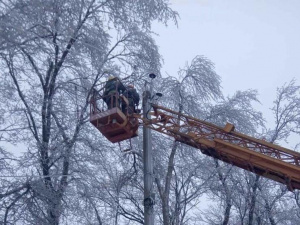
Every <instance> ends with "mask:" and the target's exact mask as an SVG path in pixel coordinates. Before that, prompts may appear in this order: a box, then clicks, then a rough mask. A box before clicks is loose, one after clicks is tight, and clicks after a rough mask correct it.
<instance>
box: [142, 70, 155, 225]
mask: <svg viewBox="0 0 300 225" xmlns="http://www.w3.org/2000/svg"><path fill="white" fill-rule="evenodd" d="M149 76H150V78H151V79H153V78H155V75H154V74H150V75H149ZM151 96H152V80H151V84H150V91H149V90H148V88H147V85H146V90H145V91H144V93H143V117H144V118H146V119H150V114H149V112H150V109H151ZM151 141H152V140H151V130H150V129H149V128H147V127H146V126H144V127H143V160H144V222H145V223H144V224H145V225H154V209H153V206H154V193H153V192H152V191H153V155H152V143H151Z"/></svg>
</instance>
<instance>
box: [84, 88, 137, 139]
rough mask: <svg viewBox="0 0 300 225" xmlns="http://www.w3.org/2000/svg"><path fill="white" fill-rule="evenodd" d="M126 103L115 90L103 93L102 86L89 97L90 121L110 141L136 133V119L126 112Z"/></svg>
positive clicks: (131, 136)
mask: <svg viewBox="0 0 300 225" xmlns="http://www.w3.org/2000/svg"><path fill="white" fill-rule="evenodd" d="M121 85H122V84H121ZM124 88H125V87H124ZM128 104H129V103H128V99H127V97H126V96H125V95H122V94H120V93H119V92H118V91H117V90H116V91H115V92H114V93H113V94H109V95H104V87H102V88H100V91H96V90H94V93H93V95H92V97H91V99H90V122H91V123H92V124H93V125H94V126H95V127H96V128H97V129H98V130H99V131H100V132H101V133H102V134H103V135H104V136H105V137H106V138H107V139H108V140H109V141H111V142H112V143H116V142H120V141H123V140H127V139H130V138H133V137H136V136H137V135H138V133H137V132H138V126H139V124H138V119H137V118H135V117H133V115H130V114H129V113H128V108H129V107H128ZM108 106H109V107H108Z"/></svg>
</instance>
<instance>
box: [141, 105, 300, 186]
mask: <svg viewBox="0 0 300 225" xmlns="http://www.w3.org/2000/svg"><path fill="white" fill-rule="evenodd" d="M153 108H154V113H152V117H151V120H149V119H147V118H141V117H140V116H139V118H140V119H141V120H143V123H144V124H145V125H146V126H147V127H149V128H151V129H153V130H156V131H158V132H160V133H163V134H166V135H168V136H172V137H174V138H175V140H176V141H179V142H181V143H184V144H187V145H190V146H192V147H195V148H198V149H200V150H201V152H202V153H203V154H206V155H208V156H211V157H214V158H217V159H220V160H222V161H224V162H227V163H230V164H232V165H235V166H238V167H240V168H243V169H245V170H248V171H251V172H253V173H256V174H259V175H261V176H264V177H267V178H270V179H272V180H275V181H277V182H280V183H283V184H286V185H287V187H288V188H289V190H294V189H300V153H298V152H295V151H291V150H289V149H286V148H283V147H280V146H278V145H274V144H271V143H269V142H266V141H264V140H259V139H256V138H253V137H250V136H247V135H244V134H242V133H238V132H235V131H234V126H233V125H232V124H226V126H225V127H224V128H222V127H218V126H216V125H214V124H211V123H208V122H206V121H202V120H199V119H196V118H193V117H190V116H187V115H183V114H180V113H178V112H175V111H172V110H170V109H168V108H165V107H162V106H158V105H153Z"/></svg>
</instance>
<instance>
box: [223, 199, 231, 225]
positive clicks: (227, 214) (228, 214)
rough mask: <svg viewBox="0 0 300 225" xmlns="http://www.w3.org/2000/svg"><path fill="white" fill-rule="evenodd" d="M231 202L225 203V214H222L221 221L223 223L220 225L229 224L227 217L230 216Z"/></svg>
mask: <svg viewBox="0 0 300 225" xmlns="http://www.w3.org/2000/svg"><path fill="white" fill-rule="evenodd" d="M231 206H232V205H231V201H230V200H229V201H227V203H226V208H225V212H224V219H223V223H222V225H227V224H228V222H229V216H230V209H231Z"/></svg>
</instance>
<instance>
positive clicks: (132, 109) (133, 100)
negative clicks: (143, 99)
mask: <svg viewBox="0 0 300 225" xmlns="http://www.w3.org/2000/svg"><path fill="white" fill-rule="evenodd" d="M124 95H125V97H126V98H127V99H128V108H127V110H128V114H132V113H136V107H137V106H138V105H139V101H140V96H139V94H138V93H137V91H136V89H135V88H134V86H133V85H131V84H130V85H128V86H127V87H126V91H125V92H124Z"/></svg>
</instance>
